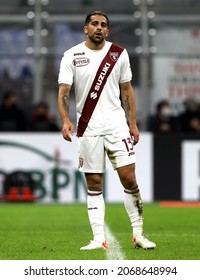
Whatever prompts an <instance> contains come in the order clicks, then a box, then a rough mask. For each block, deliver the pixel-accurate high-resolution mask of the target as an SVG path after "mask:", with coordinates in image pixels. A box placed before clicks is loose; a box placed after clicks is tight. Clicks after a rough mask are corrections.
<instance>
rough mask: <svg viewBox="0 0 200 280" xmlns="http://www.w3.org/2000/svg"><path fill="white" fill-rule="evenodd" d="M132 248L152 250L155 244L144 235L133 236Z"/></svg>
mask: <svg viewBox="0 0 200 280" xmlns="http://www.w3.org/2000/svg"><path fill="white" fill-rule="evenodd" d="M132 242H133V246H134V247H135V248H137V249H138V248H143V249H154V248H155V247H156V244H155V243H154V242H152V241H150V240H149V239H148V238H147V237H146V236H145V235H144V234H141V235H136V236H133V239H132Z"/></svg>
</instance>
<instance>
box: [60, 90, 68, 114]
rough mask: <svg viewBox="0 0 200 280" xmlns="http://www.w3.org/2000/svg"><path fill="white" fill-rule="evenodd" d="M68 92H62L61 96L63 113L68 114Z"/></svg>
mask: <svg viewBox="0 0 200 280" xmlns="http://www.w3.org/2000/svg"><path fill="white" fill-rule="evenodd" d="M69 102H70V100H69V92H66V91H65V92H63V94H62V107H63V109H64V110H65V111H67V112H69Z"/></svg>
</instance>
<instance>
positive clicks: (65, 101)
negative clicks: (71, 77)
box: [58, 84, 74, 142]
mask: <svg viewBox="0 0 200 280" xmlns="http://www.w3.org/2000/svg"><path fill="white" fill-rule="evenodd" d="M70 89H71V86H70V85H68V84H60V85H59V90H58V110H59V113H60V117H61V121H62V135H63V138H64V139H65V140H67V141H70V142H71V141H72V139H71V136H70V134H71V135H73V133H74V126H73V124H72V123H71V122H70V118H69V105H70Z"/></svg>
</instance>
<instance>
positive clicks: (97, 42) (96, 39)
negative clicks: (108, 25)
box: [88, 34, 105, 45]
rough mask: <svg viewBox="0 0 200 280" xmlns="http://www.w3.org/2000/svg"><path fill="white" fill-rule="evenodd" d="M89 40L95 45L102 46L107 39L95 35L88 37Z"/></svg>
mask: <svg viewBox="0 0 200 280" xmlns="http://www.w3.org/2000/svg"><path fill="white" fill-rule="evenodd" d="M88 38H89V39H90V41H91V42H92V43H93V44H95V45H100V44H101V43H102V42H103V41H104V39H105V38H104V37H103V36H97V35H95V34H93V35H88Z"/></svg>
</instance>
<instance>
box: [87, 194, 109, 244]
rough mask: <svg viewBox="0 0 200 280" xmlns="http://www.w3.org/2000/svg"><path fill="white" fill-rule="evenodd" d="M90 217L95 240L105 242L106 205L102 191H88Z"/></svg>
mask: <svg viewBox="0 0 200 280" xmlns="http://www.w3.org/2000/svg"><path fill="white" fill-rule="evenodd" d="M87 206H88V217H89V221H90V225H91V228H92V232H93V236H94V240H97V241H101V242H102V241H105V234H104V216H105V203H104V198H103V195H102V192H101V191H88V196H87Z"/></svg>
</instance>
